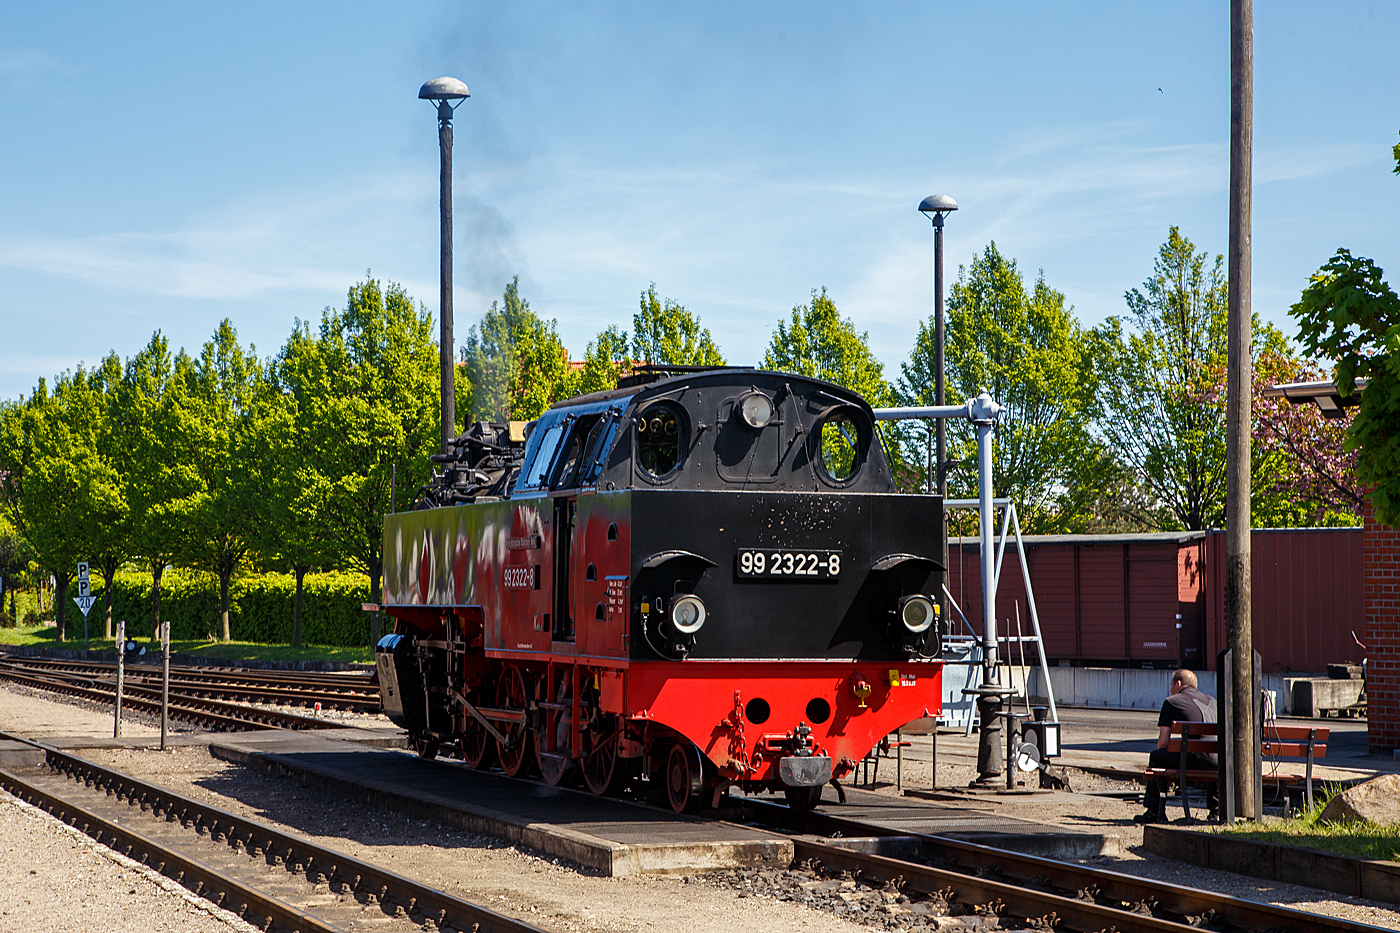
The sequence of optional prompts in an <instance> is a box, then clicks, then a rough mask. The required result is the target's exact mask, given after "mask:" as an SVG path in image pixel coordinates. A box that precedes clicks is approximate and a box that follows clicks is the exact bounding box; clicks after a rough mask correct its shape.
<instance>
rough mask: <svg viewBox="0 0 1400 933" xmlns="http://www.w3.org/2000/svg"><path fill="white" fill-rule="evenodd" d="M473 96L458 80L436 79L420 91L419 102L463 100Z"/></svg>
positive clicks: (427, 83)
mask: <svg viewBox="0 0 1400 933" xmlns="http://www.w3.org/2000/svg"><path fill="white" fill-rule="evenodd" d="M471 96H472V95H471V93H470V92H469V91H468V90H467V86H466V85H465V84H463V83H462V82H461V81H458V80H457V79H456V78H434V79H433V80H431V81H428V82H425V83H424V84H423V86H422V87H420V88H419V89H418V99H419V100H461V99H462V98H463V97H471Z"/></svg>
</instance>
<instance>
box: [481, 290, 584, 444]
mask: <svg viewBox="0 0 1400 933" xmlns="http://www.w3.org/2000/svg"><path fill="white" fill-rule="evenodd" d="M462 361H463V362H464V363H465V364H466V371H467V379H468V380H469V381H470V383H471V391H470V401H469V403H468V404H467V405H466V406H465V409H466V410H467V411H469V412H470V413H471V419H472V420H474V421H506V420H509V419H516V420H521V421H528V420H531V419H533V418H538V417H539V416H540V415H541V414H543V413H544V411H545V409H547V408H548V407H549V406H550V405H552V404H554V403H555V402H557V401H559V400H560V399H563V398H569V397H570V396H572V395H574V394H575V393H576V391H577V383H578V379H577V376H576V375H575V373H574V372H573V370H572V368H571V367H570V366H569V356H568V351H567V350H565V349H564V343H563V341H562V340H560V338H559V326H558V323H557V322H556V321H553V320H549V321H543V320H541V319H540V318H539V317H538V316H537V315H536V314H535V313H534V312H533V311H531V310H530V303H529V302H528V301H526V300H525V299H524V298H522V297H521V296H520V276H516V277H515V278H514V279H512V280H511V282H510V283H509V284H508V285H506V290H505V294H504V295H503V296H502V298H501V301H499V302H492V303H491V309H490V310H489V311H487V312H486V314H484V315H483V316H482V318H481V321H480V322H479V323H478V324H476V325H475V326H474V327H472V329H471V331H470V333H469V334H468V335H467V341H466V345H465V346H463V347H462Z"/></svg>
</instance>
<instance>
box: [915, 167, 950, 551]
mask: <svg viewBox="0 0 1400 933" xmlns="http://www.w3.org/2000/svg"><path fill="white" fill-rule="evenodd" d="M957 209H958V202H957V201H954V200H953V199H952V198H950V197H948V196H947V195H946V194H931V195H929V196H928V197H926V198H924V199H923V200H922V201H920V202H919V210H920V211H923V213H924V214H926V215H928V219H929V220H931V221H933V404H935V405H938V406H941V405H943V404H944V401H945V399H944V383H943V215H944V214H948V213H951V212H953V211H955V210H957ZM937 432H938V439H937V446H936V452H935V459H934V461H933V468H934V470H935V471H936V472H935V476H937V479H938V494H939V495H940V496H944V497H946V496H947V495H948V477H947V473H946V471H945V469H944V465H943V461H944V460H946V459H947V457H948V433H947V430H946V429H945V427H944V424H943V419H941V418H940V419H939V420H938V428H937ZM947 564H948V536H947V535H944V536H943V565H944V566H945V567H946V566H947Z"/></svg>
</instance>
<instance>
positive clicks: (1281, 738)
mask: <svg viewBox="0 0 1400 933" xmlns="http://www.w3.org/2000/svg"><path fill="white" fill-rule="evenodd" d="M1171 728H1172V731H1171V737H1170V738H1169V739H1168V740H1167V748H1168V750H1170V751H1173V752H1179V753H1180V754H1181V764H1180V766H1179V767H1176V768H1147V769H1146V770H1145V771H1144V772H1143V776H1144V777H1145V778H1146V779H1147V780H1159V781H1176V782H1177V783H1178V784H1179V785H1180V786H1181V808H1182V810H1184V811H1185V813H1186V817H1187V818H1188V819H1189V818H1190V817H1191V805H1190V803H1188V802H1187V797H1186V785H1187V784H1215V783H1217V782H1218V781H1219V780H1220V774H1219V772H1218V771H1216V770H1215V769H1210V770H1202V769H1196V768H1188V767H1186V756H1187V755H1192V754H1194V755H1218V754H1219V751H1220V747H1219V739H1220V727H1219V724H1218V723H1213V722H1174V723H1172V727H1171ZM1261 732H1262V733H1263V740H1262V742H1261V743H1260V753H1261V755H1262V756H1263V759H1264V762H1265V769H1264V773H1263V780H1264V783H1265V784H1274V785H1288V784H1296V783H1297V782H1299V781H1302V782H1304V793H1305V794H1306V798H1307V803H1308V809H1309V810H1311V809H1312V805H1313V762H1314V761H1316V760H1317V759H1318V758H1325V757H1326V756H1327V736H1328V734H1329V730H1327V729H1323V728H1318V727H1317V726H1285V725H1280V724H1279V723H1278V722H1276V721H1274V722H1266V723H1264V724H1263V725H1262V726H1261ZM1282 758H1291V759H1302V760H1303V761H1304V762H1306V768H1305V770H1304V773H1303V774H1293V773H1289V772H1284V771H1279V770H1277V769H1275V770H1272V771H1271V770H1270V769H1269V768H1268V763H1269V762H1275V763H1277V762H1278V760H1279V759H1282Z"/></svg>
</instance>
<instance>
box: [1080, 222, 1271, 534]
mask: <svg viewBox="0 0 1400 933" xmlns="http://www.w3.org/2000/svg"><path fill="white" fill-rule="evenodd" d="M1226 292H1227V286H1226V281H1225V273H1224V257H1223V256H1218V255H1217V256H1216V257H1215V260H1214V262H1213V263H1212V262H1210V261H1209V255H1208V254H1207V253H1206V252H1205V251H1198V250H1197V249H1196V247H1195V245H1194V244H1193V243H1192V242H1191V241H1190V240H1188V239H1186V238H1185V237H1184V236H1182V235H1181V232H1180V230H1179V229H1178V228H1176V227H1172V228H1171V229H1170V231H1169V233H1168V235H1167V241H1166V242H1165V243H1164V244H1162V247H1161V248H1160V249H1159V250H1158V253H1157V259H1156V262H1155V263H1154V265H1153V274H1152V277H1151V278H1149V279H1148V280H1147V281H1146V282H1144V283H1143V287H1142V289H1136V288H1135V289H1131V290H1129V291H1128V292H1127V293H1126V294H1125V296H1124V297H1125V299H1126V300H1127V303H1128V310H1129V315H1130V319H1129V326H1125V324H1124V321H1123V319H1121V318H1118V317H1110V318H1109V319H1108V320H1107V321H1106V322H1105V323H1104V324H1103V325H1102V326H1101V327H1099V328H1097V330H1096V331H1095V339H1096V340H1097V341H1099V344H1100V345H1099V348H1098V350H1097V351H1096V352H1097V354H1098V355H1099V359H1100V371H1101V373H1102V377H1101V381H1100V387H1101V401H1102V405H1103V417H1102V419H1101V421H1100V430H1101V432H1102V436H1103V438H1104V440H1105V442H1106V443H1107V445H1108V447H1109V448H1110V449H1111V450H1112V451H1113V452H1114V454H1115V455H1116V457H1117V458H1118V460H1119V462H1120V464H1121V465H1122V466H1123V467H1124V468H1125V469H1126V470H1127V471H1128V472H1129V474H1130V475H1131V476H1133V477H1135V478H1136V480H1137V482H1138V484H1139V486H1140V487H1141V489H1142V491H1143V493H1144V494H1145V496H1144V506H1145V508H1144V513H1143V515H1142V519H1143V520H1144V521H1145V522H1146V523H1147V524H1148V525H1150V526H1151V527H1155V528H1163V529H1189V530H1198V529H1203V528H1219V527H1221V526H1222V525H1223V524H1224V522H1225V375H1226V349H1227V334H1226V323H1227V311H1226V298H1227V294H1226ZM1252 327H1253V334H1254V336H1253V340H1252V342H1251V351H1252V361H1251V365H1252V366H1253V368H1254V370H1255V371H1256V372H1257V373H1259V377H1258V378H1262V379H1264V380H1266V381H1267V380H1269V379H1270V378H1271V373H1274V372H1275V369H1277V370H1278V371H1279V372H1281V371H1282V370H1283V369H1287V368H1288V366H1287V365H1283V364H1278V365H1277V366H1274V364H1273V363H1271V361H1279V360H1286V359H1291V358H1292V351H1291V349H1290V348H1289V346H1288V341H1287V339H1286V338H1284V336H1283V334H1282V333H1281V332H1280V331H1279V330H1278V328H1276V327H1274V326H1273V325H1272V324H1268V323H1266V322H1263V321H1261V320H1260V319H1259V317H1258V315H1255V317H1254V320H1253V324H1252ZM1290 365H1291V364H1290ZM1271 366H1273V367H1274V368H1271ZM1257 422H1258V418H1257V416H1256V418H1255V423H1256V427H1257ZM1278 456H1282V454H1281V453H1280V452H1278V451H1268V450H1266V451H1264V455H1263V456H1261V457H1260V458H1259V459H1258V460H1257V461H1256V462H1254V463H1253V474H1254V483H1253V510H1254V511H1255V512H1257V513H1258V515H1259V516H1260V517H1261V518H1262V519H1263V520H1264V521H1284V520H1285V519H1286V516H1287V515H1288V514H1292V513H1291V512H1290V511H1289V510H1288V509H1287V508H1285V507H1284V505H1285V504H1284V503H1282V501H1281V500H1278V499H1276V498H1270V496H1271V495H1272V494H1271V493H1269V490H1270V489H1271V488H1272V487H1271V484H1270V483H1269V474H1270V472H1273V471H1277V470H1281V469H1285V468H1286V465H1285V464H1283V463H1282V462H1281V461H1280V460H1278V459H1277V458H1278Z"/></svg>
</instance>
